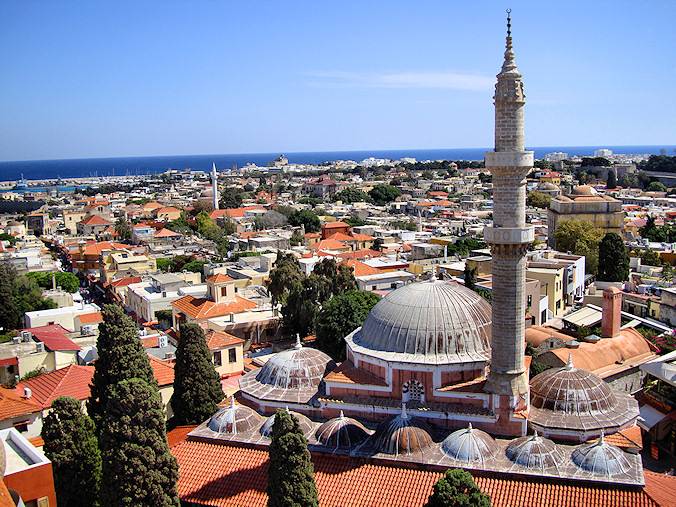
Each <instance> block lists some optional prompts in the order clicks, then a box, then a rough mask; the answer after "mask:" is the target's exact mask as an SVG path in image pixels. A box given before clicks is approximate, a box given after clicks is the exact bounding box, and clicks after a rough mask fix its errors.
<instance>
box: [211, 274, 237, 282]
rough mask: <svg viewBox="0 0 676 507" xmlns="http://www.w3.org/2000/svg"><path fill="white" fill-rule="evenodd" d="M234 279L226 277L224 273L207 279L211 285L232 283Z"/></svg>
mask: <svg viewBox="0 0 676 507" xmlns="http://www.w3.org/2000/svg"><path fill="white" fill-rule="evenodd" d="M232 281H233V279H232V278H230V277H229V276H228V275H224V274H223V273H217V274H215V275H211V276H210V277H208V278H207V282H211V283H224V282H232Z"/></svg>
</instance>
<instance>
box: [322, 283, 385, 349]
mask: <svg viewBox="0 0 676 507" xmlns="http://www.w3.org/2000/svg"><path fill="white" fill-rule="evenodd" d="M379 300H380V298H379V297H378V296H377V295H376V294H374V293H373V292H367V291H362V290H352V291H348V292H345V293H343V294H338V295H336V296H335V297H333V298H331V299H330V300H329V301H328V302H327V303H326V304H325V305H324V306H323V307H322V309H321V311H320V312H319V315H317V319H316V325H315V327H316V334H317V342H316V344H317V348H318V349H320V350H323V351H324V352H326V353H327V354H328V355H329V356H331V357H332V358H333V359H335V360H336V361H343V360H345V342H344V341H343V338H345V336H347V335H348V334H350V333H351V332H352V331H354V330H355V329H357V328H358V327H359V326H361V325H362V324H363V323H364V320H365V319H366V316H367V315H368V314H369V312H370V311H371V308H373V307H374V306H375V305H376V303H377V302H378V301H379Z"/></svg>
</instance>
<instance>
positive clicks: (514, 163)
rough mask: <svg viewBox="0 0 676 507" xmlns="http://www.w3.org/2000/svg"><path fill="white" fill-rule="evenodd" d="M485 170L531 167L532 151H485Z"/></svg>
mask: <svg viewBox="0 0 676 507" xmlns="http://www.w3.org/2000/svg"><path fill="white" fill-rule="evenodd" d="M485 161H486V169H492V168H494V167H495V168H499V167H505V168H509V167H527V168H531V167H533V152H532V151H487V152H486V154H485Z"/></svg>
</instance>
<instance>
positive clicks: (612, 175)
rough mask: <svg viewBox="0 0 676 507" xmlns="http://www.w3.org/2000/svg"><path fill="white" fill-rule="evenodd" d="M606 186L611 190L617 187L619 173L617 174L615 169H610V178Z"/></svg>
mask: <svg viewBox="0 0 676 507" xmlns="http://www.w3.org/2000/svg"><path fill="white" fill-rule="evenodd" d="M606 188H607V189H609V190H612V189H613V188H617V174H615V171H612V170H608V179H607V180H606Z"/></svg>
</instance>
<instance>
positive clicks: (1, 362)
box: [0, 357, 19, 366]
mask: <svg viewBox="0 0 676 507" xmlns="http://www.w3.org/2000/svg"><path fill="white" fill-rule="evenodd" d="M18 365H19V359H18V358H16V357H8V358H6V359H0V366H18Z"/></svg>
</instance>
